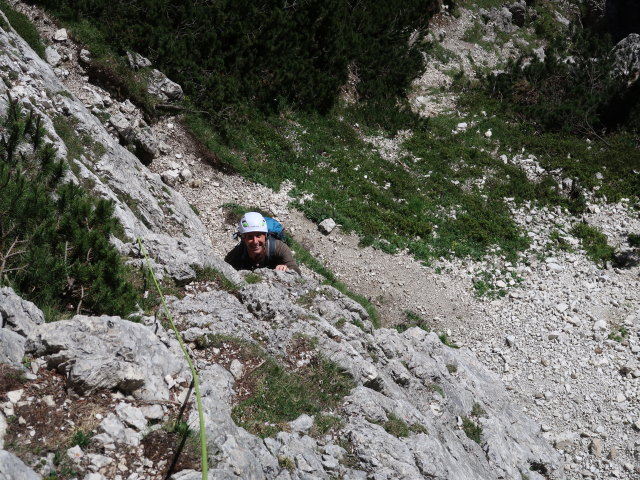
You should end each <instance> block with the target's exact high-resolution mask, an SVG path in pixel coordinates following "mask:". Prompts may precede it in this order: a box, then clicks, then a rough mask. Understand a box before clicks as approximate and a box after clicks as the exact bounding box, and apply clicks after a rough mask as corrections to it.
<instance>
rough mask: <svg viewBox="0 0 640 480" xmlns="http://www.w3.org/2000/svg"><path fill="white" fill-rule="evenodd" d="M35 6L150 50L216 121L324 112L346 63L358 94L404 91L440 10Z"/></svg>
mask: <svg viewBox="0 0 640 480" xmlns="http://www.w3.org/2000/svg"><path fill="white" fill-rule="evenodd" d="M37 3H39V4H40V5H43V6H45V7H46V8H49V9H52V10H53V11H54V12H55V13H56V15H57V16H58V17H59V18H61V19H62V20H64V21H67V22H72V23H73V24H75V25H82V24H86V23H89V22H90V24H91V26H92V27H91V28H92V29H93V30H94V31H92V32H91V33H92V35H93V36H94V37H102V38H103V39H104V43H110V44H111V45H113V50H114V51H125V50H128V49H135V50H136V51H139V52H140V53H142V54H143V55H145V56H148V57H149V58H150V59H151V60H152V61H153V62H154V63H156V64H157V65H158V66H159V67H160V68H162V70H163V71H164V72H166V73H167V75H169V77H170V78H172V79H174V80H175V81H177V82H178V83H180V84H181V85H182V86H183V88H184V89H185V92H186V94H187V95H188V97H189V99H190V101H191V102H192V104H193V105H198V109H200V110H202V109H204V110H207V111H208V112H209V113H210V115H212V116H214V117H216V118H217V119H218V121H222V122H224V121H225V120H228V119H230V118H234V119H235V120H238V119H242V118H245V116H246V114H247V112H250V110H251V109H252V108H254V107H258V108H260V109H262V110H266V111H277V110H280V109H282V108H284V107H285V106H286V105H294V106H296V107H298V108H302V109H305V110H309V109H317V110H320V111H327V110H328V109H329V108H330V107H331V106H332V105H333V104H334V102H335V101H336V99H337V98H338V95H339V92H340V87H342V85H344V84H345V83H346V79H347V72H348V67H349V66H350V67H351V69H352V71H355V72H357V76H358V80H359V83H358V94H359V95H360V96H362V97H364V98H373V97H379V98H384V97H386V96H388V95H392V96H397V95H399V94H401V93H403V92H404V90H405V89H406V88H407V87H408V85H409V83H410V81H411V80H412V79H413V78H415V76H416V75H417V73H418V71H419V69H420V68H421V67H422V59H421V55H420V52H419V51H418V49H417V47H415V46H413V44H412V43H411V42H410V41H409V39H410V36H411V34H412V33H413V32H414V31H416V30H424V29H425V28H426V24H427V21H428V19H429V17H430V16H431V15H432V14H433V13H435V12H436V10H437V8H438V2H436V1H433V0H405V1H403V2H388V1H382V0H373V1H369V2H346V1H343V0H312V1H307V2H294V3H284V4H283V3H282V2H278V1H274V0H267V1H262V2H255V1H250V2H243V3H238V2H232V1H228V0H224V1H220V2H187V3H176V2H170V1H168V0H149V1H147V2H146V3H145V4H144V5H143V4H139V5H137V6H132V5H131V3H130V2H123V1H116V2H107V1H106V0H87V1H84V2H80V3H78V2H75V1H72V0H40V1H38V2H37ZM212 25H213V26H215V27H213V28H212ZM96 32H97V33H96ZM243 32H244V33H243ZM247 32H248V33H247Z"/></svg>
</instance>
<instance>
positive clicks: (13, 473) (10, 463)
mask: <svg viewBox="0 0 640 480" xmlns="http://www.w3.org/2000/svg"><path fill="white" fill-rule="evenodd" d="M17 479H20V480H41V479H42V477H41V476H40V475H38V474H37V473H36V472H34V471H33V470H32V469H31V468H29V467H27V466H26V465H25V464H24V462H23V461H22V460H20V459H19V458H18V457H16V456H15V455H13V454H12V453H9V452H7V451H6V450H0V480H17Z"/></svg>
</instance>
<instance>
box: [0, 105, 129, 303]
mask: <svg viewBox="0 0 640 480" xmlns="http://www.w3.org/2000/svg"><path fill="white" fill-rule="evenodd" d="M2 126H3V129H4V131H3V134H2V142H1V143H0V185H3V189H2V195H1V196H0V260H1V261H0V283H3V284H9V285H11V286H12V287H13V288H14V289H15V290H16V291H17V292H18V293H19V294H21V295H23V296H24V297H25V298H27V299H29V300H31V301H33V302H34V303H36V304H37V305H38V306H40V308H42V309H43V310H44V311H45V312H51V311H58V312H61V311H67V310H69V309H72V310H74V311H76V312H90V313H95V314H100V313H109V314H117V315H124V314H126V313H129V312H131V311H132V310H133V309H134V306H135V301H136V293H135V291H134V289H133V287H132V285H131V284H130V283H129V282H128V280H127V275H128V269H127V268H125V266H124V265H123V263H122V261H121V259H120V257H119V254H118V253H117V251H116V250H115V248H114V247H113V245H111V243H110V242H109V237H110V236H111V235H112V234H114V232H116V231H117V229H118V227H119V224H118V222H117V220H116V218H115V217H114V215H113V208H114V207H113V204H112V203H111V202H108V201H106V200H96V199H93V198H91V197H89V196H87V195H86V194H85V193H84V192H83V191H82V190H81V189H80V187H78V186H76V185H74V184H72V183H63V176H64V173H65V169H66V166H65V163H64V161H62V160H57V159H56V151H55V150H54V148H53V147H52V146H51V145H49V144H46V145H44V144H43V138H44V129H43V128H42V127H41V125H40V120H39V118H38V117H36V116H35V115H33V113H31V112H30V113H28V114H24V113H23V112H22V109H21V108H20V107H19V106H18V105H17V104H16V103H11V104H10V107H9V112H8V116H7V118H6V119H5V120H4V121H3V124H2ZM24 142H27V143H28V144H29V145H30V147H31V148H30V151H29V152H28V153H26V154H25V152H24V151H22V152H21V154H20V155H17V148H18V146H19V145H21V144H23V143H24Z"/></svg>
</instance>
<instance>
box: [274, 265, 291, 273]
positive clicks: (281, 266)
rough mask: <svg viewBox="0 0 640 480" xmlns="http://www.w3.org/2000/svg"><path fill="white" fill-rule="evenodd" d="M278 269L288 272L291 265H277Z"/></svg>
mask: <svg viewBox="0 0 640 480" xmlns="http://www.w3.org/2000/svg"><path fill="white" fill-rule="evenodd" d="M275 269H276V270H280V271H281V272H286V271H287V270H289V267H287V266H286V265H276V268H275Z"/></svg>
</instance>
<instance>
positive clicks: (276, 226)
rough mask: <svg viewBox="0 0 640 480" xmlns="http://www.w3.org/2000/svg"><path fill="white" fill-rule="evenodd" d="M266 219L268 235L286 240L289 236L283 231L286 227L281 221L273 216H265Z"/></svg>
mask: <svg viewBox="0 0 640 480" xmlns="http://www.w3.org/2000/svg"><path fill="white" fill-rule="evenodd" d="M264 219H265V221H266V222H267V230H268V231H269V232H268V233H267V235H268V236H270V237H273V238H277V239H278V240H282V241H284V240H286V238H287V237H286V235H285V234H284V232H283V230H284V228H283V227H282V224H281V223H280V222H279V221H277V220H276V219H274V218H271V217H264Z"/></svg>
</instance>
